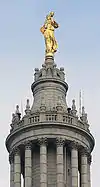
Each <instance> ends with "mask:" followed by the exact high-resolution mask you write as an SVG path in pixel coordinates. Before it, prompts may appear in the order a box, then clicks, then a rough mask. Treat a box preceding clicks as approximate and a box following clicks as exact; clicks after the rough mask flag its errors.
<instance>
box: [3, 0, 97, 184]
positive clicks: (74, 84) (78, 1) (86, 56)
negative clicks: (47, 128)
mask: <svg viewBox="0 0 100 187" xmlns="http://www.w3.org/2000/svg"><path fill="white" fill-rule="evenodd" d="M50 11H54V12H55V20H56V21H57V22H58V23H59V25H60V27H59V29H57V31H56V33H55V36H56V39H57V41H58V45H59V48H58V52H57V53H56V55H55V63H56V64H57V66H58V67H64V69H65V73H66V81H67V83H68V85H69V90H68V94H67V98H66V100H67V103H68V105H69V106H71V102H72V99H75V100H76V105H77V110H79V91H80V89H81V90H82V91H83V97H82V98H83V102H82V103H83V104H84V106H85V110H86V112H87V113H88V120H89V123H90V130H91V133H92V134H93V136H94V137H95V148H94V150H93V153H92V165H91V172H92V173H91V175H92V176H91V179H92V187H93V186H96V187H99V177H100V174H99V170H100V169H99V160H100V159H99V154H100V145H99V142H100V135H99V133H100V124H99V121H100V119H99V115H100V85H99V81H100V1H99V0H84V1H82V0H63V1H61V0H55V1H54V0H50V1H48V0H40V1H39V0H9V1H8V0H0V127H1V129H0V187H8V186H9V162H8V153H7V150H6V148H5V139H6V137H7V135H8V134H9V130H10V123H11V116H12V113H13V112H15V106H16V105H17V104H19V106H21V103H22V106H23V110H24V109H25V102H26V99H27V98H29V99H30V103H31V105H32V102H33V98H32V92H31V84H32V82H33V75H34V68H36V67H37V68H41V65H42V64H43V62H44V50H45V45H44V39H43V36H42V34H41V33H40V27H41V26H42V25H43V23H44V20H45V16H46V15H47V14H48V12H50Z"/></svg>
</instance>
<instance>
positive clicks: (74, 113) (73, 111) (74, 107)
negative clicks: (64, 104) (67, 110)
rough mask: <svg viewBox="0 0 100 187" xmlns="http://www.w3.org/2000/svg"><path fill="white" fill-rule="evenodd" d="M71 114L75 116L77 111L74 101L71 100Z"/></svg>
mask: <svg viewBox="0 0 100 187" xmlns="http://www.w3.org/2000/svg"><path fill="white" fill-rule="evenodd" d="M71 112H72V114H73V115H74V116H76V113H77V110H76V105H75V99H73V100H72V111H71Z"/></svg>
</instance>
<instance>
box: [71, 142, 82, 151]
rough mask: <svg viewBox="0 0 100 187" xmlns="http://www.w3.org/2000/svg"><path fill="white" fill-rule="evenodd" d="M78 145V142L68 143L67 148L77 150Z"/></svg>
mask: <svg viewBox="0 0 100 187" xmlns="http://www.w3.org/2000/svg"><path fill="white" fill-rule="evenodd" d="M79 146H80V145H79V143H78V142H76V141H71V142H70V143H69V147H70V148H71V149H79Z"/></svg>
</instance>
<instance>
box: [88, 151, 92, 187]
mask: <svg viewBox="0 0 100 187" xmlns="http://www.w3.org/2000/svg"><path fill="white" fill-rule="evenodd" d="M90 167H91V155H90V154H89V155H88V187H91V168H90Z"/></svg>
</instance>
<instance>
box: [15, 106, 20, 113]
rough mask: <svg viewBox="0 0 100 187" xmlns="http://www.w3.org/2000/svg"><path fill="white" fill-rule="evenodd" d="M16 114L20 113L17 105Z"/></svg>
mask: <svg viewBox="0 0 100 187" xmlns="http://www.w3.org/2000/svg"><path fill="white" fill-rule="evenodd" d="M15 113H16V114H19V113H20V112H19V105H16V112H15Z"/></svg>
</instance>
